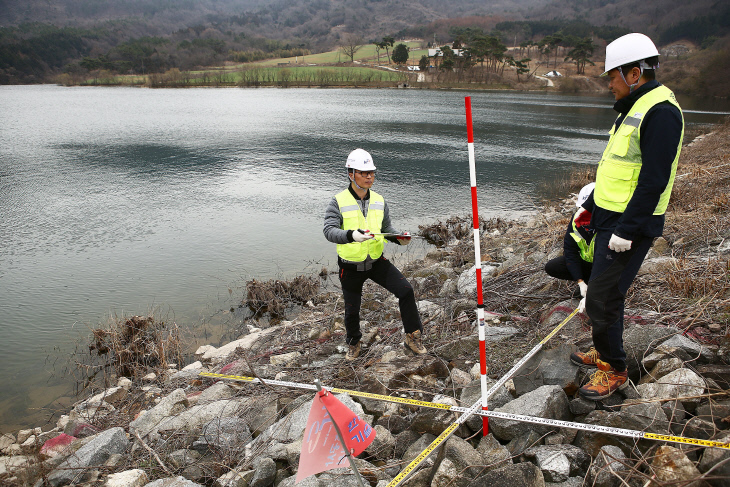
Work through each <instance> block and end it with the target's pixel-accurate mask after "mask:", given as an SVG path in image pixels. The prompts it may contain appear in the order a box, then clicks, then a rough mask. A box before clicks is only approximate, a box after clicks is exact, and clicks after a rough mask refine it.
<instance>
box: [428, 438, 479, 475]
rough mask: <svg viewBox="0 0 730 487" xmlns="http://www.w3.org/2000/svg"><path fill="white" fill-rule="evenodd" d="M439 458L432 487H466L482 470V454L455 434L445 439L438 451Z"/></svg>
mask: <svg viewBox="0 0 730 487" xmlns="http://www.w3.org/2000/svg"><path fill="white" fill-rule="evenodd" d="M439 459H441V463H440V465H439V467H438V468H437V469H436V473H435V474H434V477H433V481H432V484H431V485H433V486H434V487H436V486H438V487H441V486H444V487H445V486H447V485H451V486H453V487H466V485H468V484H469V483H470V481H471V480H472V479H474V478H475V477H476V476H477V475H479V474H480V473H481V471H482V468H481V467H480V465H481V463H482V455H481V454H480V453H479V452H477V451H476V450H475V449H474V448H473V447H472V446H471V445H470V444H469V443H468V442H467V441H465V440H462V439H461V438H459V437H456V436H452V437H451V438H449V439H448V440H447V441H446V444H445V445H444V447H443V450H442V451H441V452H439Z"/></svg>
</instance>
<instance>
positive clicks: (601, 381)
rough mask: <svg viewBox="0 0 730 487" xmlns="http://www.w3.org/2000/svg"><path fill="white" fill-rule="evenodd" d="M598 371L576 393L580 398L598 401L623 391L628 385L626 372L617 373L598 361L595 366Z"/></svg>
mask: <svg viewBox="0 0 730 487" xmlns="http://www.w3.org/2000/svg"><path fill="white" fill-rule="evenodd" d="M596 365H597V366H598V370H596V371H595V372H594V373H593V375H591V380H590V381H588V384H586V385H584V386H583V387H581V388H580V389H578V392H579V393H580V395H581V397H583V398H584V399H588V400H590V401H600V400H601V399H606V398H607V397H608V396H610V395H611V394H613V393H614V392H616V391H620V390H622V389H625V388H626V386H628V385H629V376H628V372H627V371H625V370H624V371H623V372H618V371H617V370H616V369H614V368H613V367H611V366H610V365H609V364H607V363H606V362H604V361H603V360H598V363H597V364H596Z"/></svg>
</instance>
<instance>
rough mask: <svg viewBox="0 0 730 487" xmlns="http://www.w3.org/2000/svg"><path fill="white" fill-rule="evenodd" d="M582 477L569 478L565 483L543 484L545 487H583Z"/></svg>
mask: <svg viewBox="0 0 730 487" xmlns="http://www.w3.org/2000/svg"><path fill="white" fill-rule="evenodd" d="M584 480H585V479H584V478H583V477H570V478H569V479H568V480H566V481H565V482H545V487H583V482H584Z"/></svg>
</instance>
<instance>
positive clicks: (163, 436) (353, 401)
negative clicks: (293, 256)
mask: <svg viewBox="0 0 730 487" xmlns="http://www.w3.org/2000/svg"><path fill="white" fill-rule="evenodd" d="M729 147H730V127H728V125H727V124H726V125H725V126H723V127H721V128H720V129H718V130H717V131H715V132H714V133H712V134H709V135H707V136H705V137H703V138H697V139H695V142H693V143H692V144H689V145H688V146H687V147H686V148H685V150H684V152H683V155H682V161H681V162H680V170H679V172H680V173H681V174H680V175H679V176H678V178H677V185H676V186H675V195H674V196H673V198H676V203H673V207H671V208H670V213H669V215H668V220H667V229H666V232H665V237H664V238H661V239H658V241H657V242H656V244H655V246H654V248H653V249H652V251H651V253H650V255H649V256H648V257H647V260H646V261H645V263H644V265H643V266H642V270H641V272H640V276H639V277H638V278H637V281H636V282H635V285H634V287H632V290H631V291H630V295H629V296H628V301H627V310H626V314H627V323H626V324H627V329H626V332H625V335H624V336H625V348H626V351H627V354H628V363H629V373H630V378H631V379H632V385H631V386H630V387H628V388H626V389H625V390H624V391H620V392H618V393H616V394H614V395H613V396H611V397H609V398H608V399H606V400H604V401H601V402H595V403H594V402H591V401H586V400H584V399H581V398H579V397H577V395H576V391H577V388H578V387H579V386H580V384H581V383H582V381H584V380H585V379H586V375H587V373H588V372H590V371H586V370H583V369H581V368H578V367H576V366H574V365H572V364H571V363H570V361H569V360H568V356H569V354H570V352H571V351H573V350H575V349H577V348H579V347H580V348H581V349H585V347H586V346H587V345H588V344H589V343H590V329H589V324H588V322H587V317H585V316H582V315H578V316H576V317H574V318H573V319H572V320H570V321H569V322H568V324H567V325H566V326H565V327H564V328H563V329H561V330H560V331H559V332H558V333H557V334H556V336H554V337H553V338H552V339H551V340H550V341H548V342H547V343H546V344H545V345H544V347H543V350H541V351H540V352H539V353H538V354H536V355H535V356H534V357H533V358H532V359H531V360H529V361H528V362H527V363H526V364H525V365H524V366H523V367H522V368H521V369H520V371H519V372H518V373H517V374H516V376H515V377H513V378H512V380H510V381H508V382H507V383H506V384H505V386H504V387H501V388H499V390H498V392H497V393H495V395H494V396H493V397H492V398H491V400H490V409H493V410H495V411H500V412H506V413H514V414H521V415H527V416H535V417H540V418H550V419H556V420H563V421H572V422H576V423H583V424H592V425H602V426H609V427H613V428H625V429H629V430H637V431H642V432H650V433H657V434H664V435H671V436H682V437H687V438H697V439H705V440H707V439H711V440H713V441H717V442H730V397H728V393H727V390H728V389H729V388H730V340H728V338H727V332H728V330H727V328H728V326H729V325H730V281H729V279H728V271H729V269H730V267H729V264H728V260H729V259H730V225H729V224H728V213H730V210H729V209H728V206H727V205H728V202H727V201H726V199H727V194H728V189H730V167H729V166H730V164H729V163H728V161H727V159H728V157H730V156H729V154H730V151H729V150H728V148H729ZM683 175H684V176H683ZM703 178H706V179H703ZM581 184H582V181H576V182H575V184H573V185H572V187H580V185H581ZM713 185H714V187H715V188H724V192H723V191H714V192H713V194H712V197H707V192H708V191H710V189H711V188H712V187H713ZM702 193H705V197H704V198H702V197H701V195H702ZM695 194H697V195H699V196H696V197H694V196H693V195H695ZM723 194H724V195H725V196H724V197H725V198H726V199H725V200H723ZM703 205H704V206H703ZM573 209H574V204H573V200H571V199H567V200H565V201H563V202H561V203H559V204H557V205H553V206H552V207H549V206H548V207H545V208H544V209H543V210H542V211H540V212H539V213H538V214H536V215H535V217H534V218H532V219H531V220H529V221H522V222H506V221H502V220H499V219H497V220H490V221H485V222H483V224H482V237H481V239H482V243H481V245H482V247H481V248H482V252H483V254H484V255H483V257H482V261H483V267H482V272H483V276H484V286H483V287H484V289H483V291H484V296H485V298H484V299H485V305H486V307H487V309H488V310H489V312H488V313H487V315H488V316H487V324H488V325H489V326H488V328H487V342H488V350H487V358H488V366H489V381H488V382H489V384H494V383H495V382H496V381H497V379H499V378H500V377H502V375H503V374H504V373H505V372H506V371H507V370H509V369H510V368H511V367H512V365H513V364H514V363H515V362H517V361H518V360H519V359H521V358H522V357H523V356H524V355H525V354H526V353H527V352H528V351H529V350H531V349H532V348H533V347H534V346H535V345H536V344H537V343H539V342H540V341H541V340H542V339H543V338H544V337H545V336H546V335H547V334H548V333H550V331H552V330H553V329H554V328H555V326H556V325H557V324H558V323H560V322H562V321H563V320H564V319H565V318H566V317H567V316H568V315H569V314H570V313H571V312H572V310H573V309H574V308H575V307H576V306H577V304H578V303H577V300H571V295H572V292H573V289H572V287H570V286H569V285H568V284H567V283H565V282H559V281H556V280H554V279H551V278H549V277H548V276H547V275H545V274H544V272H543V271H542V267H543V266H544V264H545V262H547V260H549V259H550V258H553V257H555V256H557V255H559V254H560V253H561V251H562V248H561V246H562V237H563V233H564V230H565V227H566V226H567V223H568V221H569V218H570V215H571V213H572V210H573ZM700 216H701V218H699V217H700ZM697 225H701V226H702V228H701V229H699V230H698V228H697ZM421 233H422V235H424V236H426V237H429V238H430V239H431V240H432V241H438V242H442V243H443V245H442V246H441V247H439V248H438V249H437V250H434V251H433V252H431V253H429V254H428V255H427V256H426V257H425V258H424V259H423V260H420V261H418V262H414V263H411V264H410V265H408V266H407V268H405V269H404V273H405V274H406V275H407V276H408V277H409V279H410V280H411V282H412V283H413V284H414V288H415V290H416V296H417V299H418V300H419V310H420V312H421V316H422V319H423V321H424V325H425V334H424V343H425V345H426V346H427V348H428V349H429V354H428V355H426V356H414V355H412V354H410V353H409V352H408V351H407V350H406V349H405V348H404V347H403V345H402V341H403V332H402V327H401V325H400V320H399V316H398V306H397V301H396V300H395V298H393V297H391V296H389V295H388V294H387V292H384V291H383V290H382V289H380V288H378V287H377V286H374V285H373V286H366V288H365V294H366V299H364V302H363V304H364V308H363V314H362V319H363V323H362V327H363V331H364V337H363V344H364V348H363V354H362V356H361V357H360V358H358V359H357V360H356V361H354V362H352V363H349V362H346V361H345V360H344V353H345V345H344V326H343V323H342V300H341V297H340V295H339V293H335V292H319V293H317V294H316V295H314V296H313V297H312V298H311V299H309V300H308V301H306V302H305V303H304V304H303V306H302V308H301V311H300V312H299V314H298V315H297V316H296V318H294V319H292V320H288V321H287V320H285V321H278V322H277V321H276V320H272V321H271V322H270V323H268V324H266V325H268V326H267V327H265V328H260V327H257V326H254V325H255V323H249V326H248V329H247V333H246V334H245V335H243V336H242V337H241V338H240V339H238V340H236V341H233V342H231V343H228V344H226V345H224V346H221V347H219V348H216V347H213V346H209V345H208V346H203V347H200V348H199V349H198V350H197V351H196V353H195V359H196V361H194V362H193V363H191V364H189V365H187V366H185V367H181V368H178V367H177V366H176V365H170V366H167V365H169V364H165V365H166V366H165V367H157V368H156V370H154V371H152V370H150V372H153V373H149V374H148V375H144V376H142V375H139V376H135V377H132V378H131V379H130V378H127V377H121V376H120V377H113V380H114V383H115V384H116V385H115V386H114V387H107V388H103V389H99V390H97V391H95V394H93V395H91V396H90V397H88V398H86V399H84V400H82V401H79V402H78V403H76V404H75V405H74V406H73V409H72V410H71V411H69V412H68V414H67V415H64V416H62V417H61V418H60V419H59V420H58V422H57V424H56V426H55V427H54V428H53V429H51V430H49V431H43V430H42V429H41V428H35V429H28V430H21V431H19V432H17V434H5V435H3V436H2V437H0V453H1V455H2V456H0V483H2V485H12V486H16V485H17V486H19V485H32V486H38V487H40V486H43V485H51V486H60V485H69V484H71V485H89V486H92V485H94V486H102V485H104V486H108V487H117V486H140V487H141V486H154V487H162V486H164V487H173V486H175V487H177V486H180V487H182V486H196V485H205V486H219V487H229V486H230V487H234V486H235V487H246V486H251V487H265V486H272V485H273V486H281V487H288V486H292V485H294V479H295V474H296V470H297V468H298V461H299V454H300V450H301V444H302V436H303V432H304V428H305V424H306V420H307V416H308V413H309V408H310V405H311V402H312V398H313V394H312V392H311V391H304V392H303V391H302V390H298V389H292V388H285V387H279V386H274V385H269V384H266V380H267V379H269V380H271V379H275V380H284V381H292V382H298V383H307V384H312V383H313V381H314V380H315V379H320V380H321V381H322V382H323V384H324V385H325V387H341V388H347V389H350V390H355V391H361V392H370V393H375V394H383V395H389V396H397V397H401V398H408V399H417V400H422V401H431V402H436V403H441V404H451V405H454V406H465V407H468V406H471V405H472V404H474V403H475V402H476V401H477V400H478V399H479V397H480V381H479V367H478V349H477V347H478V342H477V334H476V328H475V326H476V324H475V309H476V300H475V292H476V283H475V279H474V274H475V272H474V270H475V268H474V262H473V247H471V246H472V241H471V230H470V224H469V222H468V221H467V220H465V219H459V218H453V219H450V220H449V221H447V222H445V223H443V224H438V225H434V226H432V227H429V228H423V229H421ZM470 253H471V254H472V255H470ZM324 278H328V277H327V274H326V273H324ZM244 301H245V300H244ZM205 371H208V372H214V373H221V374H229V375H239V376H249V377H251V376H253V377H257V378H260V379H262V381H263V384H251V383H243V382H236V381H231V380H214V379H210V378H201V377H200V376H199V374H200V373H201V372H205ZM338 397H339V398H340V400H341V401H342V402H344V403H345V404H346V405H347V406H348V407H350V409H352V410H353V411H355V412H356V413H358V414H359V415H360V416H361V417H362V418H364V419H365V420H366V421H367V422H368V423H369V424H371V425H373V427H374V429H375V430H376V432H377V435H376V438H375V441H374V442H373V443H372V445H370V447H369V448H368V450H366V452H365V453H363V454H362V455H360V457H359V458H358V459H357V464H358V467H359V469H360V471H361V472H362V474H363V475H364V477H365V478H366V480H367V482H369V483H370V485H371V486H374V487H384V486H385V485H387V484H388V482H389V481H390V480H392V479H393V478H394V477H395V476H396V475H398V473H399V472H400V471H401V470H402V469H403V468H405V467H406V466H407V465H408V464H409V463H410V462H411V461H412V460H413V459H414V458H416V456H417V455H418V454H420V453H421V452H422V451H423V450H424V449H425V448H426V447H427V446H428V445H429V444H430V443H431V442H432V441H433V440H434V439H435V438H436V437H437V436H438V435H439V434H441V432H442V431H443V430H444V429H446V428H447V427H448V426H449V425H450V424H451V423H453V422H454V421H455V419H456V418H457V415H456V413H454V412H450V411H446V410H441V409H431V408H419V407H416V406H411V405H405V404H399V403H393V402H385V401H379V400H375V399H370V398H363V397H357V396H353V397H350V396H349V395H347V394H340V395H338ZM481 425H482V421H481V419H480V418H479V417H478V416H473V417H471V418H470V419H469V420H467V421H466V422H465V423H464V424H463V425H461V426H460V427H459V428H458V429H457V430H456V432H455V434H454V435H453V436H452V437H451V438H450V439H449V440H448V441H446V442H444V443H443V446H440V447H439V449H438V450H436V451H435V452H434V454H433V455H432V456H431V457H429V459H428V460H426V461H425V462H424V463H423V464H422V465H421V468H420V469H419V470H418V471H417V472H416V473H415V474H414V475H413V476H412V477H411V478H410V479H409V480H408V481H406V482H405V483H403V484H402V485H407V486H424V487H425V486H438V487H446V486H457V487H469V486H472V487H476V486H483V485H490V486H513V485H522V486H524V487H532V486H535V487H537V486H543V485H548V486H558V485H562V486H579V485H595V486H619V485H630V486H634V485H635V486H644V485H669V484H670V483H671V485H693V486H700V485H713V486H720V485H730V450H727V449H718V448H706V447H703V446H701V445H684V444H678V443H668V442H659V441H649V440H645V439H642V440H636V439H633V438H628V437H622V436H616V435H608V434H603V433H596V432H590V431H577V430H575V429H570V428H554V427H549V426H545V425H537V426H536V425H533V424H528V423H524V422H517V421H509V420H504V419H491V420H490V434H489V435H487V436H482V433H481ZM334 483H338V484H339V485H342V486H344V485H353V486H354V485H357V484H356V482H355V479H354V476H353V475H352V473H351V472H350V471H349V469H348V468H342V469H336V470H331V471H328V472H325V473H322V474H319V475H317V476H315V477H310V478H308V479H306V480H305V481H303V482H301V483H300V484H301V485H304V486H325V485H332V484H334Z"/></svg>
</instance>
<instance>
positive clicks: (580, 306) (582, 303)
mask: <svg viewBox="0 0 730 487" xmlns="http://www.w3.org/2000/svg"><path fill="white" fill-rule="evenodd" d="M585 310H586V298H583V299H581V300H580V303H578V313H585Z"/></svg>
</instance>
